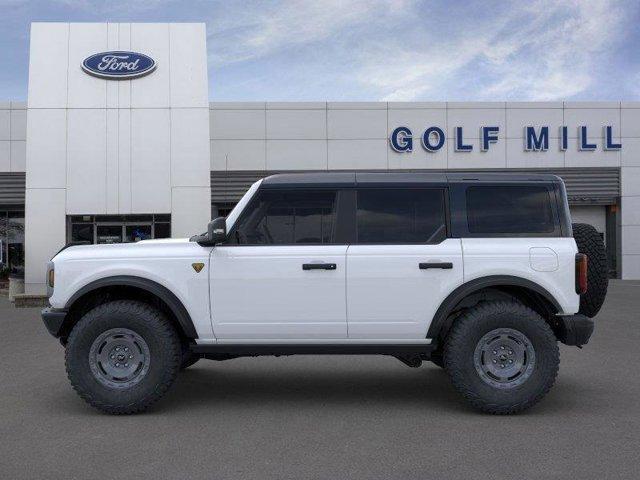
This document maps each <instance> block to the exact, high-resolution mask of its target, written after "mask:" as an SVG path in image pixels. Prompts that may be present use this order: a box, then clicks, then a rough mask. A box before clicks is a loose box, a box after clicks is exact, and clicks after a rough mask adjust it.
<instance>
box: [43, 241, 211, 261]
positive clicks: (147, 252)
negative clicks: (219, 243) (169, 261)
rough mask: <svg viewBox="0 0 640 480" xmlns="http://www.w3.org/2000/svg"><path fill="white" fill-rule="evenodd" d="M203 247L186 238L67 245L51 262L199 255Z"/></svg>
mask: <svg viewBox="0 0 640 480" xmlns="http://www.w3.org/2000/svg"><path fill="white" fill-rule="evenodd" d="M202 249H203V247H201V246H200V245H198V244H197V243H195V242H190V241H189V239H188V238H163V239H157V240H141V241H139V242H136V243H111V244H105V245H68V246H66V247H64V248H63V249H62V250H60V251H59V252H58V253H57V254H56V255H55V256H54V257H53V259H52V260H55V261H58V260H81V259H106V258H139V257H166V256H185V255H194V254H199V253H201V250H202Z"/></svg>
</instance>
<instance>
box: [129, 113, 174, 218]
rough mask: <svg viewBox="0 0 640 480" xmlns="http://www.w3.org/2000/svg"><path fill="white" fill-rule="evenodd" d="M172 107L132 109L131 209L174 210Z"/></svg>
mask: <svg viewBox="0 0 640 480" xmlns="http://www.w3.org/2000/svg"><path fill="white" fill-rule="evenodd" d="M170 138H171V130H170V113H169V109H168V108H165V109H134V110H132V111H131V211H132V213H167V212H170V211H171V144H170Z"/></svg>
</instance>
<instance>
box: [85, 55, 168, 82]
mask: <svg viewBox="0 0 640 480" xmlns="http://www.w3.org/2000/svg"><path fill="white" fill-rule="evenodd" d="M155 68H156V62H155V60H154V59H153V58H151V57H148V56H146V55H143V54H142V53H136V52H102V53H96V54H94V55H91V56H90V57H87V58H85V59H84V61H83V62H82V69H83V70H84V71H85V72H87V73H88V74H89V75H93V76H95V77H100V78H107V79H114V80H129V79H132V78H137V77H142V76H143V75H147V74H148V73H151V72H153V70H155Z"/></svg>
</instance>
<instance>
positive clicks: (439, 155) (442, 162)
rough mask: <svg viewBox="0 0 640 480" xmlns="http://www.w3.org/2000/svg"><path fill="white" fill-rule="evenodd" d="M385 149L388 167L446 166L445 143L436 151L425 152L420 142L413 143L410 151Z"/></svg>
mask: <svg viewBox="0 0 640 480" xmlns="http://www.w3.org/2000/svg"><path fill="white" fill-rule="evenodd" d="M387 148H388V151H387V156H388V163H389V168H390V169H414V168H447V144H446V142H445V144H444V145H443V146H442V148H441V149H440V150H438V151H437V152H427V151H426V150H424V149H423V148H422V146H421V145H420V143H418V144H414V147H413V151H412V152H396V151H394V150H392V149H390V148H389V147H387Z"/></svg>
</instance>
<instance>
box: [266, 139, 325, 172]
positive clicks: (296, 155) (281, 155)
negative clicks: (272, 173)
mask: <svg viewBox="0 0 640 480" xmlns="http://www.w3.org/2000/svg"><path fill="white" fill-rule="evenodd" d="M266 164H267V170H326V169H327V141H326V140H267V160H266Z"/></svg>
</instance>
